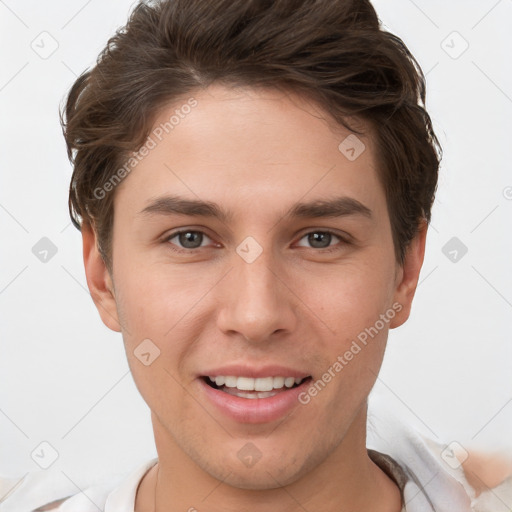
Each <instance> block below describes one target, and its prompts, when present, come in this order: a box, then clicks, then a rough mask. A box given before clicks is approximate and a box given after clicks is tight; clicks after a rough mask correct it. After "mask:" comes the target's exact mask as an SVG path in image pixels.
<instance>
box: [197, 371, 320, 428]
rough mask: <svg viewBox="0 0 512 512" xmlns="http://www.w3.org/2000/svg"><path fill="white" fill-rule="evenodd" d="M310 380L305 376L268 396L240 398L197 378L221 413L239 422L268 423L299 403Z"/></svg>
mask: <svg viewBox="0 0 512 512" xmlns="http://www.w3.org/2000/svg"><path fill="white" fill-rule="evenodd" d="M310 381H311V378H307V379H306V380H304V381H303V382H302V383H301V384H300V385H299V386H297V387H296V388H291V389H287V390H286V391H280V392H279V393H277V394H276V395H274V396H271V397H269V398H240V397H238V396H233V395H230V394H228V393H225V392H224V391H220V390H219V389H215V388H212V387H211V386H209V385H208V384H207V383H206V382H205V381H204V379H202V378H199V382H200V386H201V388H202V389H203V391H204V393H205V394H206V396H207V397H208V399H209V400H210V401H211V402H212V403H213V404H214V405H215V406H216V407H217V409H219V410H220V411H221V412H222V413H223V414H225V415H226V416H228V417H229V418H231V419H233V420H235V421H237V422H239V423H270V422H272V421H276V420H278V419H280V418H282V417H283V416H284V415H286V414H288V413H289V412H290V411H291V410H292V409H293V408H294V407H297V406H298V405H299V404H300V402H299V395H300V394H301V393H302V392H303V391H304V390H305V389H306V388H307V386H309V383H310Z"/></svg>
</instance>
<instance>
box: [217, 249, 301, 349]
mask: <svg viewBox="0 0 512 512" xmlns="http://www.w3.org/2000/svg"><path fill="white" fill-rule="evenodd" d="M234 265H235V268H233V269H232V271H231V272H229V274H228V276H227V279H225V280H223V284H222V286H223V289H222V299H221V307H220V311H219V314H218V317H217V325H218V328H219V329H220V330H221V331H222V332H223V333H224V334H226V335H229V336H234V335H236V334H239V335H241V336H243V338H245V340H248V341H250V342H252V343H259V342H265V341H269V340H271V339H274V338H275V337H276V336H277V335H281V336H282V335H284V334H285V333H290V332H293V330H294V328H295V326H296V323H297V317H296V310H297V307H296V306H297V305H296V304H295V303H294V300H293V298H294V295H293V293H291V291H290V290H289V288H288V287H289V283H288V282H287V281H288V279H287V278H286V275H285V274H284V272H283V271H280V270H279V267H277V266H276V265H275V263H274V262H273V261H272V257H271V255H269V254H265V252H263V253H262V254H261V255H260V256H259V257H258V258H257V259H256V261H253V262H252V263H247V262H246V261H244V260H243V259H242V258H239V257H238V256H237V255H236V257H235V258H234Z"/></svg>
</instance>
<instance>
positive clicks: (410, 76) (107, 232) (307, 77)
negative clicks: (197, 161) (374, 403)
mask: <svg viewBox="0 0 512 512" xmlns="http://www.w3.org/2000/svg"><path fill="white" fill-rule="evenodd" d="M215 82H217V83H222V84H225V85H241V86H249V87H264V88H274V89H276V88H277V89H284V90H288V91H293V92H296V93H300V94H302V95H304V96H305V97H307V98H309V99H311V100H313V101H314V102H315V103H316V104H317V105H319V106H320V107H321V108H323V109H324V110H325V111H326V112H327V113H329V114H330V115H331V116H332V117H333V118H334V119H335V120H336V121H337V122H339V123H340V125H342V126H345V127H346V128H349V129H351V128H350V126H349V125H348V122H347V118H349V117H354V116H355V117H356V118H357V117H359V118H360V119H362V120H364V121H366V122H369V124H370V126H372V128H373V130H374V133H375V143H376V148H377V158H378V162H379V169H378V172H379V179H380V181H381V183H382V185H383V187H384V191H385V194H386V200H387V207H388V212H389V217H390V221H391V228H392V233H393V242H394V247H395V254H396V260H397V261H398V262H399V263H403V261H404V256H405V251H406V248H407V246H408V244H409V242H410V241H411V240H412V239H413V238H414V237H415V235H416V234H417V233H418V228H419V225H420V222H421V221H422V219H425V220H426V221H427V222H430V217H431V207H432V204H433V201H434V195H435V191H436V188H437V178H438V168H439V161H440V158H441V148H440V145H439V142H438V140H437V138H436V136H435V133H434V131H433V128H432V124H431V120H430V117H429V115H428V113H427V112H426V110H425V77H424V75H423V73H422V71H421V68H420V66H419V65H418V63H417V61H416V60H415V59H414V57H413V56H412V55H411V54H410V52H409V50H408V49H407V47H406V46H405V44H404V43H403V42H402V40H401V39H399V38H398V37H396V36H395V35H393V34H390V33H389V32H387V31H385V30H383V29H381V27H380V23H379V20H378V18H377V14H376V12H375V10H374V8H373V7H372V5H371V4H370V2H369V1H368V0H160V1H141V2H140V3H139V4H138V5H137V6H136V7H135V8H134V10H133V12H132V13H131V16H130V18H129V20H128V23H127V24H126V26H125V27H123V28H122V29H120V30H119V31H117V33H116V34H115V35H114V36H113V37H112V38H111V39H110V40H109V41H108V43H107V46H106V47H105V49H104V50H103V51H102V53H101V54H100V56H99V57H98V61H97V64H96V66H95V67H94V68H93V69H91V70H89V71H86V72H85V73H84V74H82V75H81V76H80V77H79V78H78V79H77V80H76V82H75V83H74V85H73V86H72V88H71V90H70V92H69V94H68V97H67V102H66V105H65V111H64V112H62V113H61V122H62V125H63V131H64V136H65V139H66V143H67V148H68V155H69V158H70V160H71V161H72V163H73V165H74V171H73V176H72V179H71V185H70V191H69V210H70V215H71V218H72V221H73V223H74V225H75V226H76V227H77V228H78V229H80V226H81V223H82V222H86V223H88V224H90V225H92V226H93V227H94V229H95V231H96V233H97V236H98V246H99V250H100V252H101V254H102V257H103V259H104V260H105V262H106V264H107V267H108V268H109V270H111V269H112V266H111V264H112V262H111V249H112V248H111V239H112V224H113V217H114V211H113V197H114V192H115V190H109V193H106V194H102V196H103V195H104V197H100V198H98V197H97V194H95V193H94V191H95V190H98V189H99V188H101V187H103V186H104V184H105V183H106V182H107V181H108V180H109V178H111V177H112V176H113V175H114V174H115V172H116V170H118V169H119V167H120V166H121V165H122V164H123V161H126V159H127V158H129V156H130V155H131V154H132V153H133V152H134V151H136V150H138V149H139V148H140V147H141V146H142V144H143V143H144V141H145V140H146V138H147V137H148V135H149V133H150V130H151V128H152V122H153V120H154V119H155V116H156V114H157V113H158V110H159V109H160V108H161V107H162V106H164V105H165V104H168V103H169V102H173V101H177V100H178V99H180V98H183V97H185V95H187V94H191V93H192V92H193V91H194V90H198V89H201V88H205V87H208V86H209V85H211V84H213V83H215ZM351 130H352V131H355V130H353V129H351ZM356 133H357V132H356ZM108 188H109V189H110V188H112V187H108ZM102 190H104V189H102Z"/></svg>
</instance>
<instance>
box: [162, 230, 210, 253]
mask: <svg viewBox="0 0 512 512" xmlns="http://www.w3.org/2000/svg"><path fill="white" fill-rule="evenodd" d="M175 239H176V240H177V242H173V240H175ZM205 239H206V240H209V241H212V240H211V238H210V237H208V236H206V235H205V234H204V233H202V232H201V231H192V230H188V231H180V232H179V233H174V234H173V235H171V236H170V237H168V238H167V240H166V241H167V242H171V243H173V244H175V245H178V247H180V246H181V248H182V249H198V248H199V247H203V246H204V245H203V242H204V241H205ZM206 245H207V244H206Z"/></svg>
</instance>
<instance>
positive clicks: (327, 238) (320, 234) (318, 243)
mask: <svg viewBox="0 0 512 512" xmlns="http://www.w3.org/2000/svg"><path fill="white" fill-rule="evenodd" d="M302 240H306V242H307V243H308V244H310V245H309V246H308V245H305V244H303V243H301V241H302ZM335 240H338V241H339V242H345V243H348V242H347V241H346V240H344V239H343V238H342V237H341V236H340V235H336V234H335V233H333V232H332V231H311V232H310V233H306V234H305V235H304V236H303V237H302V238H301V239H300V241H299V243H298V244H297V245H299V246H302V247H311V248H313V249H327V248H330V247H333V246H331V242H333V241H335ZM333 248H334V247H333Z"/></svg>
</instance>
